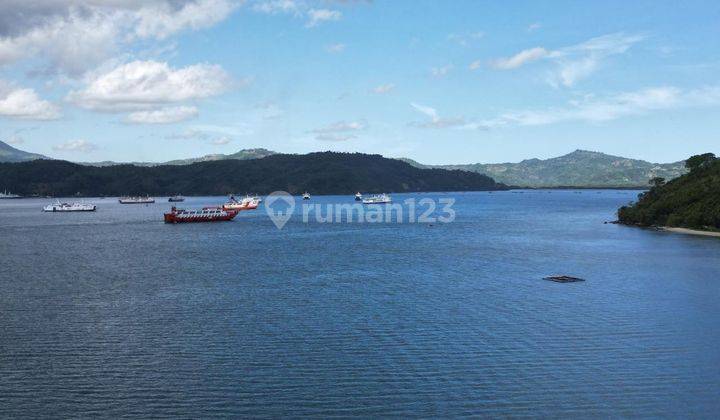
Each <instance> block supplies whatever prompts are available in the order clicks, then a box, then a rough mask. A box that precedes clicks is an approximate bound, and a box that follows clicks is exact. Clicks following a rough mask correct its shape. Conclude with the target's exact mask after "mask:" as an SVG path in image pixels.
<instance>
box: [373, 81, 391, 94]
mask: <svg viewBox="0 0 720 420" xmlns="http://www.w3.org/2000/svg"><path fill="white" fill-rule="evenodd" d="M393 89H395V85H394V84H392V83H387V84H384V85H379V86H375V87H374V88H373V89H372V91H373V93H377V94H378V95H383V94H386V93H390V92H391V91H392V90H393Z"/></svg>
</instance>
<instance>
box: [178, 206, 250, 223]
mask: <svg viewBox="0 0 720 420" xmlns="http://www.w3.org/2000/svg"><path fill="white" fill-rule="evenodd" d="M237 214H238V211H235V210H223V209H222V208H220V207H204V208H203V209H202V210H184V209H178V208H176V207H174V206H173V207H172V208H171V209H170V212H168V213H165V223H196V222H226V221H229V220H232V219H234V218H235V216H237Z"/></svg>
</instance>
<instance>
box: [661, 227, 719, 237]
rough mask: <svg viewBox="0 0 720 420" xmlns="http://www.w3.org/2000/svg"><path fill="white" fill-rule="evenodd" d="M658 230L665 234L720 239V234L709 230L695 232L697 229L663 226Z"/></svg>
mask: <svg viewBox="0 0 720 420" xmlns="http://www.w3.org/2000/svg"><path fill="white" fill-rule="evenodd" d="M658 229H659V230H661V231H663V232H671V233H681V234H684V235H697V236H711V237H715V238H720V232H712V231H709V230H695V229H687V228H678V227H666V226H661V227H659V228H658Z"/></svg>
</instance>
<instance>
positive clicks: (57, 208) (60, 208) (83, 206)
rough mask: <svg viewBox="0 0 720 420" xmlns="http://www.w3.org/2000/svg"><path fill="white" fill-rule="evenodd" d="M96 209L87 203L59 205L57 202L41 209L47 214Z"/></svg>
mask: <svg viewBox="0 0 720 420" xmlns="http://www.w3.org/2000/svg"><path fill="white" fill-rule="evenodd" d="M95 210H97V207H96V206H95V205H94V204H87V203H72V204H69V203H61V202H60V201H59V200H58V201H56V202H55V204H48V205H47V206H45V207H43V211H48V212H53V213H54V212H68V211H95Z"/></svg>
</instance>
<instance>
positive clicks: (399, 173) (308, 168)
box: [0, 152, 507, 196]
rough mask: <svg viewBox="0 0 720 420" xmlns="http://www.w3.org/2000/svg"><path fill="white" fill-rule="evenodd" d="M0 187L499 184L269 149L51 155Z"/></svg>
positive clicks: (370, 188)
mask: <svg viewBox="0 0 720 420" xmlns="http://www.w3.org/2000/svg"><path fill="white" fill-rule="evenodd" d="M0 179H3V180H4V185H5V186H6V188H8V189H10V190H12V191H13V192H17V193H18V194H21V195H25V196H28V195H33V194H38V195H52V196H68V195H73V194H79V195H83V196H99V195H109V196H117V195H124V194H150V195H168V194H176V193H178V192H181V193H183V194H186V195H223V194H228V193H238V192H239V193H242V192H249V191H252V192H256V193H259V194H266V193H270V192H272V191H276V190H284V191H288V192H290V193H293V194H298V193H302V192H304V191H309V192H310V193H312V194H354V193H355V192H357V191H362V192H367V193H379V192H405V191H407V192H411V191H480V190H501V189H507V187H506V186H504V185H502V184H498V183H496V182H495V181H493V180H492V179H491V178H489V177H487V176H485V175H481V174H477V173H472V172H465V171H448V170H442V169H418V168H415V167H413V166H411V165H408V164H407V163H404V162H401V161H399V160H396V159H387V158H384V157H382V156H380V155H366V154H360V153H333V152H324V153H310V154H307V155H272V156H268V157H266V158H264V159H251V160H232V159H229V160H219V161H212V162H199V163H193V164H189V165H163V166H153V167H143V166H135V165H116V166H105V167H96V166H86V165H78V164H75V163H70V162H66V161H56V160H38V161H33V162H25V163H3V164H0Z"/></svg>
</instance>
